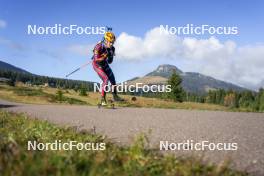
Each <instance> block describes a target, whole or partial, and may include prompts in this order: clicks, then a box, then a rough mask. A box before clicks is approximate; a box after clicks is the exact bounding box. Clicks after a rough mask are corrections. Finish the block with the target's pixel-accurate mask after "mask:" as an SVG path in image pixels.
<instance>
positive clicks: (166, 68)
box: [146, 64, 183, 78]
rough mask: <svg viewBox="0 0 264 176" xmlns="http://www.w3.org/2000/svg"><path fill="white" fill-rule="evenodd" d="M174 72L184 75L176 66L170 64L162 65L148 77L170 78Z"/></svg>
mask: <svg viewBox="0 0 264 176" xmlns="http://www.w3.org/2000/svg"><path fill="white" fill-rule="evenodd" d="M173 72H176V73H178V74H182V73H183V72H182V71H181V70H180V69H178V68H177V67H176V66H174V65H170V64H162V65H159V66H158V67H157V69H155V70H154V71H152V72H150V73H148V74H147V75H146V76H162V77H166V78H168V77H170V76H171V74H172V73H173Z"/></svg>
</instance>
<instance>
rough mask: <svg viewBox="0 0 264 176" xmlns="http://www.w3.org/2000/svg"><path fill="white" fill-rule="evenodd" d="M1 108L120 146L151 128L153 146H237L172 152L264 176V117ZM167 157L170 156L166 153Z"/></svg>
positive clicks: (3, 105)
mask: <svg viewBox="0 0 264 176" xmlns="http://www.w3.org/2000/svg"><path fill="white" fill-rule="evenodd" d="M0 108H4V109H7V110H9V111H15V112H26V113H28V114H29V115H31V116H32V117H37V118H39V119H47V120H49V121H51V122H53V123H57V124H61V125H73V126H79V128H80V129H82V128H84V129H92V128H94V127H95V130H96V132H98V133H100V134H106V135H107V136H108V137H109V138H111V139H113V140H114V141H115V142H119V143H121V144H129V143H131V142H132V139H133V137H134V136H135V135H136V134H139V133H140V132H146V133H147V132H148V131H149V130H150V129H151V131H152V132H151V134H150V135H149V138H150V146H151V147H156V148H159V144H160V141H166V140H168V141H169V142H170V143H172V142H174V143H177V142H178V143H180V142H185V141H186V140H194V141H195V142H201V141H209V142H212V143H220V142H222V143H237V147H238V149H237V150H236V151H209V150H206V151H202V152H201V151H200V152H199V151H177V152H176V151H170V152H174V153H176V154H177V155H182V154H183V155H189V154H191V155H199V156H201V155H202V156H203V158H204V160H207V161H210V162H215V163H219V162H223V161H224V160H228V159H231V160H232V164H231V166H232V167H234V168H236V169H239V170H246V171H248V172H250V173H251V174H252V175H264V114H263V113H239V112H220V111H198V110H177V109H150V108H117V109H114V110H112V109H98V108H97V107H89V106H71V105H29V104H18V103H10V102H7V101H3V100H0ZM166 152H167V151H166Z"/></svg>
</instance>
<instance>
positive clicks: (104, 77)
mask: <svg viewBox="0 0 264 176" xmlns="http://www.w3.org/2000/svg"><path fill="white" fill-rule="evenodd" d="M93 68H94V70H95V71H96V73H97V74H98V76H99V77H100V78H101V80H102V81H103V83H102V91H101V96H102V99H101V103H102V104H106V99H105V96H106V93H105V86H106V85H107V83H108V76H107V75H106V73H105V72H104V70H103V69H102V68H101V67H100V66H98V65H97V64H95V63H93Z"/></svg>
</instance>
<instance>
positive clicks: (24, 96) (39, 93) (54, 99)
mask: <svg viewBox="0 0 264 176" xmlns="http://www.w3.org/2000/svg"><path fill="white" fill-rule="evenodd" d="M0 88H1V90H2V91H3V93H2V94H1V93H0V97H2V98H4V99H8V100H11V101H14V100H15V101H18V102H23V103H63V104H78V105H88V104H89V103H87V102H85V101H82V100H80V99H78V98H72V97H67V96H64V95H62V96H61V97H59V96H58V95H56V94H51V93H47V92H44V91H43V89H41V88H29V87H22V86H21V87H10V86H0ZM8 93H9V94H8Z"/></svg>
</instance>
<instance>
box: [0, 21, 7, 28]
mask: <svg viewBox="0 0 264 176" xmlns="http://www.w3.org/2000/svg"><path fill="white" fill-rule="evenodd" d="M6 25H7V24H6V21H4V20H1V19H0V28H5V27H6Z"/></svg>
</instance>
